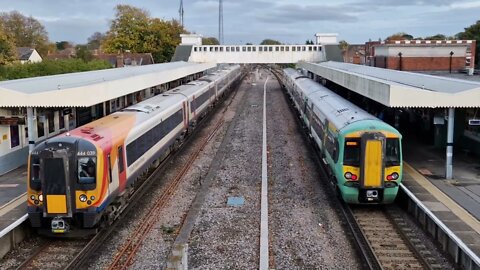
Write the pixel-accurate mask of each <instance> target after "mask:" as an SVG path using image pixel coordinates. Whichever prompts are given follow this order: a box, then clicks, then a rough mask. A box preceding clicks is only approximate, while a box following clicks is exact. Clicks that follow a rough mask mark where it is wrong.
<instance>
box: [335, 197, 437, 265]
mask: <svg viewBox="0 0 480 270" xmlns="http://www.w3.org/2000/svg"><path fill="white" fill-rule="evenodd" d="M343 208H344V209H343V210H344V211H343V212H344V214H345V216H346V217H347V220H348V226H349V227H350V229H351V232H352V235H353V238H354V239H355V242H356V245H357V248H358V250H359V251H360V253H361V254H362V257H363V260H364V264H365V267H367V268H368V269H385V270H387V269H443V267H444V264H443V263H442V262H440V261H438V260H437V258H436V257H435V256H432V254H431V253H430V251H429V250H427V248H426V246H425V245H423V243H421V241H420V240H419V239H418V237H417V235H416V234H415V233H414V232H413V231H412V229H411V228H410V227H409V226H408V225H407V223H406V222H405V220H404V218H403V217H402V215H401V210H400V209H399V208H398V207H397V206H395V205H391V206H385V207H382V208H377V207H373V208H372V207H366V206H352V207H350V206H347V205H344V207H343Z"/></svg>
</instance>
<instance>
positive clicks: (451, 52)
mask: <svg viewBox="0 0 480 270" xmlns="http://www.w3.org/2000/svg"><path fill="white" fill-rule="evenodd" d="M452 57H453V51H450V73H452Z"/></svg>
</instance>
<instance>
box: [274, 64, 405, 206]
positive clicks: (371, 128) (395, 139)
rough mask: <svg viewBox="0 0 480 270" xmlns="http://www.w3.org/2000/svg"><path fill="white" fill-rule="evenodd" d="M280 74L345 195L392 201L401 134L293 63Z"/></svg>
mask: <svg viewBox="0 0 480 270" xmlns="http://www.w3.org/2000/svg"><path fill="white" fill-rule="evenodd" d="M282 80H283V82H282V83H283V85H284V87H285V88H286V89H287V92H288V94H289V95H290V97H291V99H292V100H293V103H294V106H295V108H296V109H297V110H298V112H299V114H300V117H301V119H302V121H303V122H304V123H305V125H306V127H307V130H308V133H309V135H310V136H311V137H312V138H313V141H314V142H315V144H316V145H317V146H318V147H319V149H320V152H321V154H322V160H323V162H324V163H325V165H326V166H325V167H326V168H327V172H328V174H329V177H330V179H331V181H332V183H333V184H334V185H335V187H336V190H337V192H338V193H339V194H340V196H341V197H342V199H343V200H344V201H345V202H346V203H350V204H389V203H392V202H393V201H394V200H395V197H396V196H397V193H398V188H399V184H400V182H401V181H402V168H403V165H402V147H401V145H402V144H401V141H402V135H401V134H400V133H399V132H398V131H397V130H396V129H395V128H393V127H392V126H390V125H388V124H387V123H385V122H383V121H381V120H379V119H378V118H376V117H375V116H373V115H371V114H369V113H367V112H366V111H364V110H362V109H361V108H359V107H358V106H356V105H354V104H352V103H351V102H349V101H347V100H345V99H344V98H342V97H341V96H339V95H337V94H335V93H334V92H332V91H330V90H328V89H327V88H325V87H323V86H322V85H320V84H318V83H316V82H315V81H313V80H311V79H310V78H308V77H306V76H303V75H302V74H301V73H299V72H298V71H296V70H294V69H285V70H284V72H283V78H282Z"/></svg>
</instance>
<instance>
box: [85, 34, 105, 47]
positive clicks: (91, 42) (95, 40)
mask: <svg viewBox="0 0 480 270" xmlns="http://www.w3.org/2000/svg"><path fill="white" fill-rule="evenodd" d="M105 38H106V35H105V34H103V33H100V32H95V33H93V34H92V35H91V36H90V37H89V38H88V43H87V45H88V48H89V49H90V50H97V49H100V46H101V45H102V43H103V41H104V40H105Z"/></svg>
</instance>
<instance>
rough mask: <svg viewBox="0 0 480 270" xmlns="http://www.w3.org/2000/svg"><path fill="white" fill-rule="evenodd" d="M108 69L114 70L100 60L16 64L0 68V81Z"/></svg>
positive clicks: (45, 61)
mask: <svg viewBox="0 0 480 270" xmlns="http://www.w3.org/2000/svg"><path fill="white" fill-rule="evenodd" d="M107 68H112V66H111V65H110V64H109V63H108V62H105V61H100V60H94V61H90V62H85V61H83V60H82V59H69V60H44V61H43V62H40V63H32V64H24V65H22V64H20V63H16V64H12V65H8V66H6V65H5V66H0V80H14V79H22V78H30V77H37V76H47V75H55V74H64V73H72V72H81V71H90V70H99V69H107Z"/></svg>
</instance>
